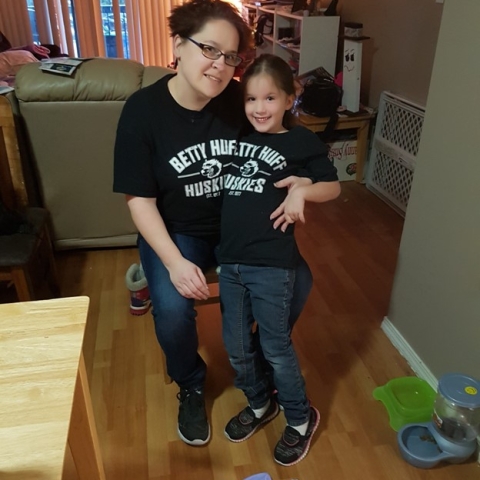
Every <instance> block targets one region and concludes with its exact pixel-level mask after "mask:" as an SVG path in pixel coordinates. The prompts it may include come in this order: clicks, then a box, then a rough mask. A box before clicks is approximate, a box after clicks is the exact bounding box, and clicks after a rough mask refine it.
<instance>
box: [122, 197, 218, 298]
mask: <svg viewBox="0 0 480 480" xmlns="http://www.w3.org/2000/svg"><path fill="white" fill-rule="evenodd" d="M126 197H127V205H128V208H129V209H130V214H131V216H132V220H133V223H134V224H135V226H136V227H137V228H138V231H139V232H140V234H141V235H142V237H143V238H144V239H145V241H146V242H147V243H148V244H149V245H150V246H151V247H152V249H153V250H154V251H155V253H156V254H157V255H158V256H159V258H160V260H161V261H162V263H163V264H164V265H165V267H166V269H167V270H168V272H169V273H170V280H171V281H172V283H173V285H174V286H175V288H176V289H177V290H178V292H179V293H180V295H182V296H184V297H185V298H193V299H195V300H205V299H207V298H208V297H209V295H210V292H209V289H208V285H207V282H206V279H205V276H204V275H203V272H202V269H201V268H200V267H198V266H197V265H195V264H194V263H192V262H190V261H189V260H187V259H186V258H184V257H183V255H182V254H181V252H180V250H179V249H178V247H177V246H176V245H175V243H174V242H173V240H172V239H171V237H170V234H169V233H168V231H167V228H166V227H165V222H164V221H163V218H162V216H161V215H160V212H159V211H158V208H157V202H156V199H155V198H143V197H134V196H131V195H127V196H126Z"/></svg>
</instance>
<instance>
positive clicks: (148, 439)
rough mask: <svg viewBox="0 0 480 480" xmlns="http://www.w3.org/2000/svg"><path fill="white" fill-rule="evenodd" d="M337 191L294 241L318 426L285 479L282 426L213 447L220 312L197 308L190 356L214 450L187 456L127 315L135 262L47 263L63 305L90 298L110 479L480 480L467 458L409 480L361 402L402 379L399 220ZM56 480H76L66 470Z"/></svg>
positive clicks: (94, 378)
mask: <svg viewBox="0 0 480 480" xmlns="http://www.w3.org/2000/svg"><path fill="white" fill-rule="evenodd" d="M342 186H343V192H342V194H341V196H340V197H339V198H338V199H337V200H336V201H334V202H331V203H329V204H326V205H309V206H308V215H307V224H306V225H305V226H304V227H301V228H298V230H297V238H298V241H299V245H300V247H301V250H302V252H303V254H304V256H305V258H306V259H307V261H308V262H309V264H310V266H311V268H312V271H313V274H314V287H313V291H312V293H311V295H310V298H309V300H308V303H307V305H306V308H305V310H304V313H303V315H302V317H301V319H300V320H299V323H298V324H297V326H296V328H295V330H294V334H293V338H294V342H295V345H296V349H297V352H298V356H299V359H300V362H301V365H302V370H303V372H304V375H305V378H306V383H307V389H308V394H309V396H310V398H311V401H312V403H313V404H314V405H315V406H317V408H318V409H319V410H320V412H321V415H322V420H321V425H320V428H319V430H318V431H317V433H316V434H315V437H314V440H313V443H312V447H311V450H310V453H309V455H308V456H307V457H306V459H305V460H303V461H302V462H300V463H299V464H298V465H296V466H293V467H290V468H285V467H280V466H278V465H277V464H275V462H274V461H273V459H272V450H273V447H274V445H275V443H276V442H277V440H278V438H279V436H280V434H281V432H282V430H283V428H284V417H283V415H279V416H278V417H277V418H276V419H275V420H274V421H273V422H272V423H270V424H269V425H267V426H266V427H265V428H263V429H262V430H260V431H259V432H258V433H256V434H255V435H254V436H253V437H252V438H251V439H249V440H247V441H246V442H243V443H240V444H233V443H230V442H229V441H228V440H227V439H226V438H225V437H224V435H223V428H224V426H225V424H226V422H227V421H228V420H229V418H230V417H231V416H232V415H234V414H236V413H237V412H238V411H239V410H240V409H241V408H243V407H244V406H245V401H244V398H243V395H242V393H241V392H239V391H237V390H236V389H235V388H234V387H233V386H232V382H233V375H232V370H231V368H230V366H229V363H228V358H227V356H226V354H225V351H224V349H223V346H222V340H221V331H220V325H221V323H220V314H219V308H218V305H209V306H204V307H199V309H198V328H199V334H200V343H201V354H202V356H203V357H204V359H205V360H206V362H207V364H208V365H209V376H208V381H207V388H206V392H207V407H208V415H209V417H210V419H211V424H212V440H211V442H210V443H209V445H208V446H206V447H190V446H187V445H185V444H184V443H183V442H182V441H181V440H180V439H179V438H178V435H177V432H176V416H177V409H178V401H177V399H176V394H177V390H178V389H177V387H176V385H175V384H171V385H165V384H164V381H163V371H162V366H161V361H160V352H159V347H158V345H157V342H156V340H155V337H154V332H153V326H152V320H151V315H150V314H148V315H145V316H143V317H133V316H130V315H129V312H128V292H127V290H126V287H125V280H124V276H125V272H126V270H127V268H128V267H129V266H130V265H131V264H132V263H134V262H138V256H137V252H136V250H135V249H132V248H126V249H115V250H97V251H71V252H63V253H58V254H57V260H58V269H59V276H60V280H61V284H62V294H63V296H74V295H88V296H89V297H90V299H91V305H90V313H89V324H88V327H87V335H86V339H85V345H84V352H85V359H86V362H87V368H88V373H89V378H90V383H91V391H92V397H93V403H94V409H95V415H96V421H97V426H98V430H99V436H100V442H101V447H102V453H103V458H104V463H105V469H106V475H107V479H108V480H147V479H148V480H185V479H194V478H198V479H202V480H242V479H244V478H245V477H247V476H249V475H253V474H254V473H259V472H267V473H269V474H270V475H271V477H272V479H273V480H288V479H298V480H316V479H325V480H327V479H328V480H356V479H359V480H365V479H368V480H386V479H388V480H390V479H393V480H459V479H462V480H469V479H474V478H479V475H480V468H479V466H478V464H477V463H476V462H475V460H474V459H473V458H472V460H470V461H469V462H468V463H465V464H461V465H448V464H442V466H441V467H437V468H434V469H430V470H420V469H416V468H414V467H412V466H410V465H409V464H407V463H406V462H405V461H404V460H402V459H401V457H400V455H399V453H398V449H397V444H396V434H395V432H394V431H393V430H392V429H391V428H390V427H389V424H388V416H387V413H386V410H385V409H384V407H383V405H382V404H381V403H379V402H378V401H376V400H374V399H373V397H372V391H373V389H374V388H375V387H376V386H378V385H383V384H384V383H386V382H387V381H388V380H389V379H392V378H395V377H400V376H405V375H412V372H411V371H410V369H409V367H408V365H407V364H406V362H405V360H404V359H403V358H402V357H401V356H400V355H399V354H398V352H397V351H396V350H395V348H394V347H393V346H392V345H391V344H390V342H389V340H388V339H387V338H386V337H385V335H384V334H383V332H382V331H381V330H380V324H381V321H382V319H383V317H384V316H385V315H386V314H387V311H388V304H389V296H390V290H391V287H392V281H393V275H394V271H395V263H396V257H397V251H398V246H399V242H400V236H401V231H402V226H403V219H402V218H401V217H400V216H398V215H397V213H395V212H394V211H393V210H392V209H390V208H389V207H388V206H387V205H385V204H384V203H383V202H381V201H380V200H379V199H378V198H377V197H375V196H374V195H373V194H372V193H371V192H369V191H368V190H367V189H366V188H365V187H364V186H362V185H358V184H356V183H354V182H346V183H343V184H342ZM67 470H69V469H67ZM65 477H66V478H68V479H73V478H75V476H74V474H72V473H71V472H70V471H67V472H66V475H65Z"/></svg>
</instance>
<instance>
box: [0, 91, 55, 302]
mask: <svg viewBox="0 0 480 480" xmlns="http://www.w3.org/2000/svg"><path fill="white" fill-rule="evenodd" d="M0 199H1V201H2V204H3V205H4V206H5V207H6V208H7V210H8V211H11V212H18V213H20V214H21V215H22V217H23V218H24V219H25V220H26V228H25V229H24V230H25V231H24V232H23V233H14V234H12V235H0V281H7V282H12V283H13V284H14V286H15V290H16V292H17V297H18V300H19V301H21V302H23V301H30V300H41V299H46V298H52V297H57V296H59V288H58V282H57V277H56V268H55V260H54V256H53V249H52V243H51V240H50V233H49V223H48V220H49V216H48V212H47V210H45V209H44V208H33V207H29V206H28V194H27V190H26V188H25V180H24V175H23V170H22V164H21V159H20V151H19V146H18V140H17V134H16V130H15V123H14V117H13V113H12V108H11V105H10V102H9V101H8V100H7V98H6V97H4V96H1V95H0Z"/></svg>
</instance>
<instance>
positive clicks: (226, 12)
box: [168, 0, 252, 53]
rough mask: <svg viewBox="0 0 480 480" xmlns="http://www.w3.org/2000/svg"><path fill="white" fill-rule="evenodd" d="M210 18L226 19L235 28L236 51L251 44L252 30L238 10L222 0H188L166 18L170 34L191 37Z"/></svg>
mask: <svg viewBox="0 0 480 480" xmlns="http://www.w3.org/2000/svg"><path fill="white" fill-rule="evenodd" d="M210 20H226V21H227V22H230V23H231V24H232V25H233V26H234V27H235V28H236V30H237V32H238V37H239V39H240V41H239V45H238V52H239V53H241V52H245V51H246V50H248V49H249V48H250V47H251V45H252V31H251V30H250V28H249V26H248V25H247V24H246V23H245V21H244V20H243V18H242V17H241V15H240V14H239V12H238V10H237V9H236V8H235V7H234V6H233V5H232V4H231V3H228V2H226V1H223V0H190V1H189V2H186V3H184V4H183V5H179V6H178V7H175V8H174V9H173V10H172V14H171V15H170V17H169V18H168V26H169V27H170V35H171V36H172V37H174V36H175V35H179V36H180V37H182V38H187V37H191V36H192V35H195V33H197V32H199V31H200V30H202V28H203V27H204V25H205V24H206V23H207V22H209V21H210Z"/></svg>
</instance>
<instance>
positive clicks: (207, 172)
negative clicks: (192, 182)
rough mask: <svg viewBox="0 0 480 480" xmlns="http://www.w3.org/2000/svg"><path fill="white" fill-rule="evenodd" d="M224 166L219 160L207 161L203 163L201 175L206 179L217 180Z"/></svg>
mask: <svg viewBox="0 0 480 480" xmlns="http://www.w3.org/2000/svg"><path fill="white" fill-rule="evenodd" d="M221 171H222V164H221V163H220V162H219V161H218V160H215V159H213V160H206V161H205V162H203V165H202V170H201V173H202V175H203V176H204V177H207V178H215V177H218V176H219V175H220V172H221Z"/></svg>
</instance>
